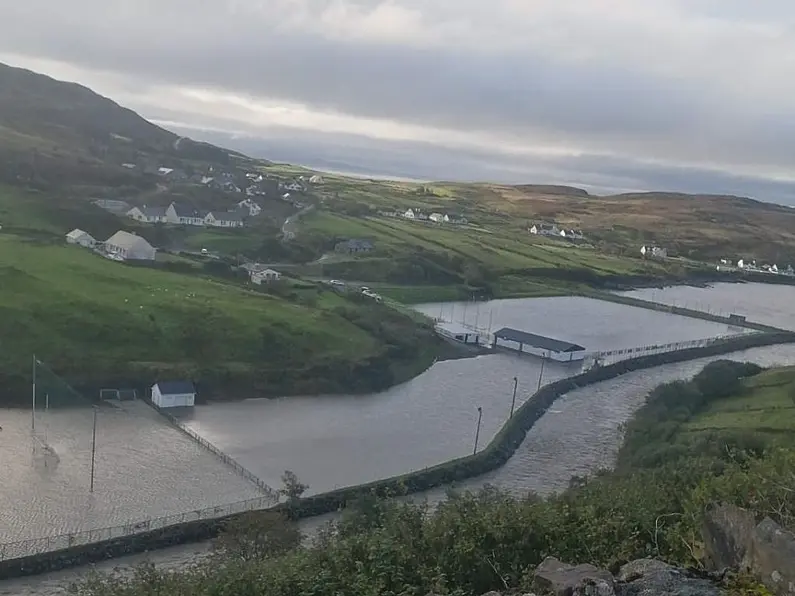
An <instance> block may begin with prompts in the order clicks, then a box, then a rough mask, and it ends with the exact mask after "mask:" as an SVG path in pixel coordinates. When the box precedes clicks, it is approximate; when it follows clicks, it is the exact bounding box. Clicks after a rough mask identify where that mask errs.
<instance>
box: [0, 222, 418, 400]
mask: <svg viewBox="0 0 795 596" xmlns="http://www.w3.org/2000/svg"><path fill="white" fill-rule="evenodd" d="M0 287H2V292H1V293H0V338H2V344H3V345H2V351H0V377H1V378H3V380H4V381H5V382H4V383H3V386H4V389H5V395H4V396H3V397H5V398H6V399H7V400H8V399H13V398H14V397H15V396H14V395H8V393H9V392H12V391H16V390H18V389H19V388H20V387H21V385H23V384H24V382H25V378H26V376H27V372H28V366H27V363H28V362H29V359H30V355H31V354H33V353H35V354H37V356H38V357H39V358H40V359H42V360H43V361H45V362H47V363H48V364H49V365H51V366H52V367H53V368H55V369H56V371H61V372H63V373H64V374H65V375H66V376H68V377H69V378H70V379H71V380H73V382H75V383H78V384H88V385H93V384H95V383H100V382H101V383H102V384H107V383H109V382H113V381H118V382H121V381H122V380H124V381H126V382H131V383H138V384H141V385H144V384H146V383H149V382H150V381H153V380H154V379H155V378H156V377H157V375H159V374H168V375H171V376H174V375H184V376H190V377H192V378H197V377H198V378H202V376H203V375H204V376H211V377H212V378H217V377H219V376H220V377H223V375H224V371H231V370H234V371H237V372H242V373H244V374H243V375H242V376H241V378H240V381H241V382H242V381H243V380H245V379H248V380H251V379H250V378H251V377H253V376H262V375H265V377H267V378H271V377H272V378H273V379H282V380H283V382H278V383H277V382H274V383H273V384H272V385H271V386H269V387H268V386H265V387H262V388H261V390H262V391H263V392H264V393H266V394H268V393H270V392H274V391H276V392H280V391H290V390H291V389H292V390H299V391H300V390H302V388H306V389H309V388H310V386H311V385H312V383H313V382H317V384H318V386H322V385H323V384H324V381H323V374H326V375H327V376H329V377H332V378H333V379H336V381H338V382H339V383H338V386H337V389H340V388H341V386H343V385H344V384H345V383H346V382H348V381H349V380H350V379H347V377H346V378H341V377H340V378H337V377H338V375H341V374H342V373H338V370H341V371H352V370H355V369H357V367H363V368H362V370H361V371H360V372H364V370H365V369H366V368H367V367H368V366H369V365H370V364H372V363H373V362H374V361H376V360H378V359H381V358H386V357H387V355H388V354H390V353H391V352H390V350H391V346H392V344H393V343H394V338H392V337H390V336H389V335H388V334H387V333H386V332H385V331H384V330H383V326H386V325H392V326H393V329H392V331H393V332H394V333H396V334H397V333H400V334H403V335H405V341H406V342H408V345H410V346H411V345H414V344H413V343H412V342H416V344H417V345H420V344H424V343H425V340H427V339H429V337H430V335H429V334H430V332H427V331H423V330H422V329H421V328H419V327H417V326H416V325H415V324H414V323H413V322H412V321H411V319H409V318H408V317H405V316H402V315H399V314H398V313H395V312H393V311H391V310H390V309H389V308H387V307H385V306H379V305H375V304H371V303H362V304H359V303H354V302H351V301H350V300H347V299H346V298H343V297H340V296H338V295H337V294H336V293H334V292H332V291H326V290H324V289H322V288H321V287H320V286H317V285H314V284H307V283H306V282H290V281H288V282H286V283H285V284H282V285H280V286H279V292H278V293H277V294H278V295H271V294H265V293H262V292H259V291H255V290H253V289H250V288H247V287H244V286H240V285H236V284H233V283H222V282H220V281H214V280H212V279H208V278H204V277H199V276H196V275H182V274H176V273H170V272H167V271H162V270H155V269H150V268H144V267H133V266H129V265H124V264H119V263H116V262H112V261H109V260H107V259H103V258H101V257H99V256H97V255H95V254H93V253H91V252H90V251H88V250H85V249H80V248H76V247H67V246H63V245H58V244H51V243H47V242H37V241H32V240H30V239H26V238H21V237H19V236H15V235H9V234H7V233H5V232H4V231H2V232H0ZM368 317H376V318H378V319H379V320H381V321H383V326H382V327H378V326H374V325H367V324H365V323H366V321H367V318H368ZM363 321H364V322H363ZM431 343H432V342H431ZM402 359H403V360H405V361H408V362H409V363H411V362H413V361H414V359H413V357H410V356H406V355H405V354H403V357H402ZM396 360H401V357H397V358H396ZM404 364H405V363H404ZM324 367H325V368H324ZM321 369H322V370H325V371H326V372H325V373H321V372H319V371H320V370H321ZM208 371H209V372H208ZM247 375H248V376H247ZM268 375H271V377H268ZM313 375H314V376H313ZM343 376H344V375H343ZM304 377H306V378H304ZM258 378H259V377H258ZM302 380H303V382H302ZM231 381H234V379H232V380H231ZM326 381H328V383H325V384H326V385H328V388H329V389H332V385H333V384H334V383H333V382H332V380H330V379H326ZM336 381H335V382H336ZM109 386H113V385H109ZM248 388H249V390H252V387H251V385H249V387H248Z"/></svg>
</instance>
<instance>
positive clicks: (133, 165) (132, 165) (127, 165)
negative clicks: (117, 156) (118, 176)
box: [121, 163, 136, 170]
mask: <svg viewBox="0 0 795 596" xmlns="http://www.w3.org/2000/svg"><path fill="white" fill-rule="evenodd" d="M121 167H123V168H127V169H128V170H134V169H135V167H136V166H135V164H134V163H123V164H121Z"/></svg>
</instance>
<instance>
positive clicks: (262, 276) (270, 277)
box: [250, 269, 282, 286]
mask: <svg viewBox="0 0 795 596" xmlns="http://www.w3.org/2000/svg"><path fill="white" fill-rule="evenodd" d="M250 277H251V283H255V284H257V285H258V286H259V285H262V284H263V283H270V282H274V281H279V280H280V279H281V277H282V274H281V273H279V272H278V271H274V270H273V269H262V270H260V271H251V273H250Z"/></svg>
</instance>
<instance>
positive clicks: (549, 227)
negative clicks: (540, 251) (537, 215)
mask: <svg viewBox="0 0 795 596" xmlns="http://www.w3.org/2000/svg"><path fill="white" fill-rule="evenodd" d="M530 233H531V234H537V235H539V236H560V228H558V226H556V225H555V224H544V223H541V224H533V227H531V228H530Z"/></svg>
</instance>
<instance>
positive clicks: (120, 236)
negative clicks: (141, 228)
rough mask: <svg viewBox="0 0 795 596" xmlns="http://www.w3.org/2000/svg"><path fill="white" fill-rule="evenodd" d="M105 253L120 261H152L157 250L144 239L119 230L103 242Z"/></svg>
mask: <svg viewBox="0 0 795 596" xmlns="http://www.w3.org/2000/svg"><path fill="white" fill-rule="evenodd" d="M105 252H107V253H110V254H112V255H117V256H118V257H121V258H122V259H130V260H139V261H154V259H155V255H156V254H157V249H156V248H154V247H153V246H152V245H151V244H149V243H148V242H147V241H146V239H145V238H141V237H140V236H136V235H135V234H130V233H129V232H125V231H123V230H119V231H118V232H116V233H115V234H113V236H111V237H110V238H108V239H107V240H106V241H105Z"/></svg>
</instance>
